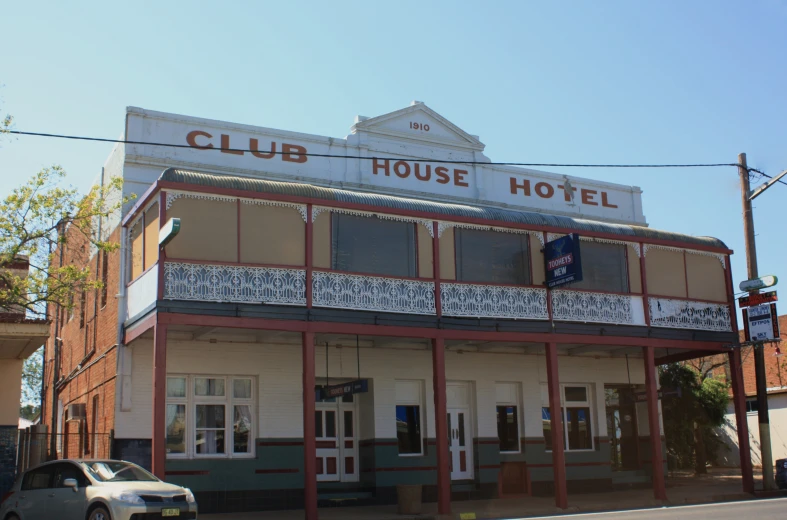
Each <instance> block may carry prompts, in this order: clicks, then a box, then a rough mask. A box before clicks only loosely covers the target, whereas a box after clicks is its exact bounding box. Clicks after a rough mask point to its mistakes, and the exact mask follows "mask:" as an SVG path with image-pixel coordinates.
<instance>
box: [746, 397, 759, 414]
mask: <svg viewBox="0 0 787 520" xmlns="http://www.w3.org/2000/svg"><path fill="white" fill-rule="evenodd" d="M759 411H760V403H758V402H757V398H756V397H755V398H754V399H746V413H757V412H759Z"/></svg>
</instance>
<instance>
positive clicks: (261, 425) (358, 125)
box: [45, 103, 751, 519]
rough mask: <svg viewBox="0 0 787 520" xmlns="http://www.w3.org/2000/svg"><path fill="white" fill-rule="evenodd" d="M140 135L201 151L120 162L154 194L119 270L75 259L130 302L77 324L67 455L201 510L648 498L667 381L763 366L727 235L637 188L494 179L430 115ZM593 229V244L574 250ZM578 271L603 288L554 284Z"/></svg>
mask: <svg viewBox="0 0 787 520" xmlns="http://www.w3.org/2000/svg"><path fill="white" fill-rule="evenodd" d="M124 135H125V138H126V139H127V140H129V141H135V142H147V143H169V144H172V145H177V146H178V147H166V146H157V145H153V144H133V145H131V144H130V145H125V146H124V145H119V146H118V147H116V148H115V150H113V152H112V154H111V155H110V157H109V159H108V160H107V162H106V164H105V166H104V169H103V175H104V176H110V177H118V176H119V177H122V178H123V180H124V188H123V190H124V194H125V195H129V194H136V195H137V198H136V200H134V201H133V202H132V203H130V204H128V205H127V206H126V207H125V208H124V210H123V215H122V218H120V219H118V220H112V221H109V222H104V223H102V236H111V237H112V238H113V239H114V240H116V241H118V242H119V243H120V244H121V248H120V250H119V251H118V252H116V253H112V254H109V255H106V256H102V257H101V258H98V259H96V258H95V256H94V255H91V252H90V251H89V250H86V249H83V248H82V247H81V245H80V244H78V243H76V242H74V243H69V248H70V250H69V251H67V252H65V257H66V258H65V261H66V262H73V263H83V262H91V263H92V265H95V266H96V273H97V276H101V277H103V279H104V280H106V282H107V287H108V288H109V289H108V290H107V291H106V293H105V294H102V293H101V292H100V291H97V292H95V293H92V294H85V295H75V298H79V299H80V300H79V301H80V303H79V305H77V306H76V310H75V312H74V314H73V315H71V316H61V319H60V323H62V329H60V330H59V331H56V334H54V335H56V336H58V337H60V338H61V339H62V349H61V354H60V356H61V358H60V365H61V370H60V371H59V374H53V373H52V370H53V369H52V367H53V366H54V363H53V362H52V361H53V348H52V345H53V343H52V341H50V342H49V344H48V348H47V370H48V372H47V381H49V382H50V384H49V386H48V389H47V395H48V397H47V399H48V401H47V402H49V403H53V404H50V409H49V413H48V414H46V415H45V417H46V419H47V421H48V422H50V424H51V423H52V422H54V424H55V428H56V430H57V431H60V432H67V433H68V435H67V436H65V440H64V442H63V443H62V446H58V453H59V454H60V455H61V456H66V455H68V456H77V455H81V456H106V455H107V454H108V455H111V456H112V457H117V458H124V459H128V460H133V461H136V462H139V463H140V464H142V465H143V466H145V467H148V468H151V469H152V471H153V472H154V473H155V474H156V475H158V476H160V477H162V478H166V479H167V480H170V481H173V482H177V483H180V484H183V485H185V486H188V487H190V488H191V489H192V490H194V492H195V494H196V495H197V499H198V501H199V503H200V509H201V510H202V511H238V510H256V509H277V508H293V507H298V508H305V510H306V516H307V518H310V519H313V518H316V516H317V505H318V503H320V501H321V500H329V499H335V498H342V499H350V498H353V499H357V500H359V501H364V502H376V503H386V502H391V501H393V500H395V496H396V491H395V489H396V485H398V484H408V483H409V484H422V485H424V493H425V497H426V499H427V500H436V501H438V504H439V510H440V512H442V513H447V512H449V511H450V501H451V499H452V498H453V499H461V498H470V497H494V496H505V495H527V494H534V495H542V494H554V495H555V500H556V504H557V505H558V506H560V507H565V506H566V494H567V493H568V492H582V491H586V490H601V489H613V488H614V487H615V486H617V485H628V484H632V483H637V482H642V481H650V482H651V483H652V485H653V489H654V494H655V496H657V497H662V496H663V495H664V458H663V450H664V447H663V444H664V439H663V436H662V435H661V432H662V431H663V429H662V427H661V418H660V406H659V403H658V400H657V381H656V377H655V366H656V365H657V364H660V363H665V362H670V361H674V360H680V359H687V358H692V357H696V356H707V355H709V354H713V353H720V354H723V355H725V356H728V357H729V359H730V362H731V365H732V366H733V367H739V366H740V365H739V363H740V357H739V352H738V351H736V350H733V349H731V345H732V344H734V343H735V339H736V332H737V325H736V322H735V314H734V312H731V311H734V302H733V299H732V285H731V277H730V255H731V253H732V251H730V250H729V249H728V248H727V247H726V246H725V245H724V243H723V242H721V241H720V240H717V239H713V238H708V237H694V236H687V235H682V234H679V233H673V232H666V231H658V230H653V229H651V228H649V227H647V223H646V221H645V217H644V215H643V213H642V205H641V192H640V190H639V189H638V188H636V187H630V186H620V185H615V184H609V183H605V182H600V181H594V180H591V179H582V178H576V177H568V176H565V175H556V174H552V173H548V172H541V171H535V170H529V169H522V168H513V167H510V166H503V165H495V164H492V163H491V162H490V160H489V159H488V158H487V157H486V156H485V155H484V154H483V150H484V145H483V143H481V142H480V140H479V138H478V137H477V136H474V135H471V134H468V133H466V132H464V131H463V130H462V129H460V128H458V127H456V126H455V125H453V124H452V123H451V122H449V121H447V120H446V119H444V118H443V117H442V116H440V115H439V114H437V113H435V112H434V111H432V110H431V109H429V108H428V107H426V106H425V105H423V104H422V103H414V104H413V105H411V106H410V107H407V108H404V109H402V110H398V111H395V112H392V113H390V114H385V115H383V116H378V117H375V118H366V117H360V116H359V117H357V118H356V120H355V123H354V124H353V126H352V128H351V134H350V135H348V136H347V137H346V138H344V139H336V138H330V137H323V136H315V135H308V134H301V133H295V132H289V131H284V130H274V129H269V128H261V127H252V126H247V125H239V124H234V123H227V122H220V121H211V120H205V119H198V118H193V117H187V116H180V115H174V114H164V113H160V112H151V111H146V110H142V109H137V108H129V109H128V111H127V116H126V128H125V133H124ZM462 161H465V162H464V163H463V162H462ZM172 219H179V222H180V232H179V233H178V234H177V235H176V236H174V238H173V237H172V236H171V235H170V236H168V237H165V236H164V235H165V234H166V228H167V225H170V224H172V223H173V220H172ZM569 234H577V235H580V236H579V237H578V238H576V239H575V240H574V241H573V243H575V244H579V252H577V251H576V250H574V251H568V252H567V251H563V253H562V254H561V255H557V256H555V257H554V258H553V257H551V256H548V253H546V252H545V251H546V250H547V249H552V248H553V246H552V245H550V244H554V243H557V242H560V241H561V240H562V241H563V242H564V243H569V240H568V239H563V238H561V237H564V236H566V235H569ZM164 238H169V239H171V241H169V242H168V243H166V245H165V246H160V241H162V240H163V239H164ZM579 258H581V261H582V273H583V280H582V281H581V282H578V283H575V284H572V285H570V286H566V287H564V288H556V289H548V288H547V287H546V286H545V280H547V279H549V278H551V277H553V276H558V277H559V276H563V275H564V274H565V272H566V269H567V267H566V266H568V265H573V263H574V262H575V261H577V262H578V261H579ZM732 373H733V374H740V371H739V370H737V371H736V370H733V371H732ZM53 380H55V381H58V383H57V385H56V392H55V394H53V393H52V389H53V387H52V384H51V382H52V381H53ZM736 385H738V386H740V385H742V382H741V381H740V380H736ZM738 395H739V397H740V399H737V400H736V401H735V402H736V404H737V405H738V406H737V411H738V415H737V417H738V418H740V419H742V418H743V417H744V416H745V409H744V406H745V402H744V400H743V399H742V397H743V394H742V393H739V394H738ZM640 396H645V397H646V398H645V399H644V400H643V399H641V398H640ZM52 418H54V421H53V420H52ZM745 428H746V426H745V424H742V427H741V431H742V432H743V433H742V441H741V442H743V443H745V442H747V438H748V437H747V436H746V433H745ZM651 432H654V433H651ZM102 436H103V437H102ZM75 439H76V440H75ZM102 439H106V440H107V441H106V442H104V441H103V440H102ZM742 465H743V467H744V477H745V478H744V487H745V488H746V489H750V488H751V471H750V464H749V463H748V462H747V460H745V459H744V460H742Z"/></svg>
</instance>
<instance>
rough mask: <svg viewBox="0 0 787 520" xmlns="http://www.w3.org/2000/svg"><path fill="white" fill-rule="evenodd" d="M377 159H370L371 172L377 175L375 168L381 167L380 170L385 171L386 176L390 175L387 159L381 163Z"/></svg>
mask: <svg viewBox="0 0 787 520" xmlns="http://www.w3.org/2000/svg"><path fill="white" fill-rule="evenodd" d="M378 161H379V159H377V158H374V159H373V160H372V173H373V174H375V175H377V170H378V169H380V168H382V170H383V171H384V172H385V176H386V177H390V176H391V170H390V168H389V165H388V159H386V160H385V162H384V163H382V164H380V163H379V162H378Z"/></svg>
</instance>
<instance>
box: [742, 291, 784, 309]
mask: <svg viewBox="0 0 787 520" xmlns="http://www.w3.org/2000/svg"><path fill="white" fill-rule="evenodd" d="M776 301H779V298H777V296H776V291H769V292H765V293H754V294H750V295H748V296H741V297H740V298H738V306H740V308H741V309H745V308H746V307H756V306H757V305H763V304H766V303H773V302H776Z"/></svg>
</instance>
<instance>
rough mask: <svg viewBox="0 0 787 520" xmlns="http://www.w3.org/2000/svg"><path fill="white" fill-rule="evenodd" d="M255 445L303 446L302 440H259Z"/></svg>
mask: <svg viewBox="0 0 787 520" xmlns="http://www.w3.org/2000/svg"><path fill="white" fill-rule="evenodd" d="M257 446H303V441H259V442H257Z"/></svg>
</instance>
